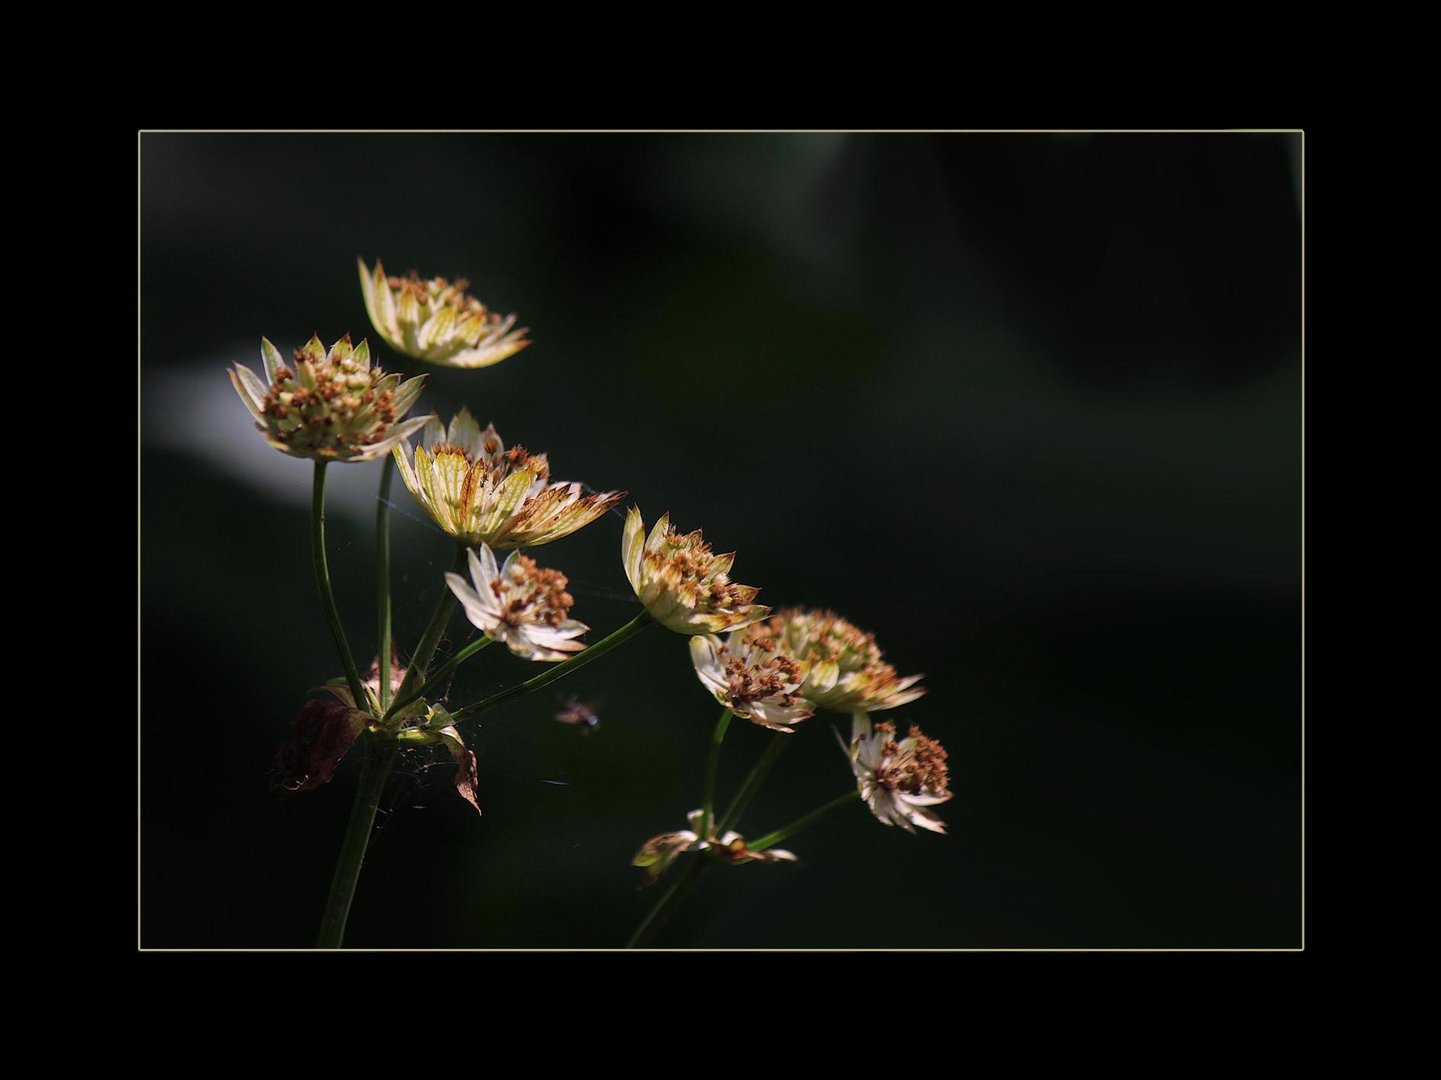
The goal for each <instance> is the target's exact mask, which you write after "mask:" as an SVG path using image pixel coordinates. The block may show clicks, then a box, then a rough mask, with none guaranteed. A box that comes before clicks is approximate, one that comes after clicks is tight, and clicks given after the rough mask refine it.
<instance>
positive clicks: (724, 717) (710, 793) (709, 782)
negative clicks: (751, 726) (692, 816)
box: [700, 708, 735, 840]
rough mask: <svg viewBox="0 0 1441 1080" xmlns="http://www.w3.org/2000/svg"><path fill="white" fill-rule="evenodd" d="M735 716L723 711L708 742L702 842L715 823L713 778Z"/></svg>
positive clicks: (701, 813)
mask: <svg viewBox="0 0 1441 1080" xmlns="http://www.w3.org/2000/svg"><path fill="white" fill-rule="evenodd" d="M733 715H735V714H734V713H732V712H731V710H730V709H728V708H727V709H723V710H722V711H721V714H720V719H718V720H717V721H716V722H715V732H714V734H712V735H711V740H710V758H709V759H708V760H707V761H706V767H705V798H704V799H703V800H702V802H701V804H700V835H701V839H702V840H706V839H709V838H710V835H711V824H712V823H713V822H714V821H715V777H716V772H717V770H718V769H719V767H720V751H721V743H722V742H723V741H724V740H725V737H726V728H728V727H729V726H730V722H731V717H732V716H733Z"/></svg>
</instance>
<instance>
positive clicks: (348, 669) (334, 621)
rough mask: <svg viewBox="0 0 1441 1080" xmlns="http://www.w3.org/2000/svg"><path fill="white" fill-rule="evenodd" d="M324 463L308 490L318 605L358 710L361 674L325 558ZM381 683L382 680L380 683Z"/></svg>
mask: <svg viewBox="0 0 1441 1080" xmlns="http://www.w3.org/2000/svg"><path fill="white" fill-rule="evenodd" d="M327 464H328V463H327V462H326V461H324V460H317V461H316V462H315V482H314V484H313V485H312V487H311V500H310V554H311V560H312V562H313V563H314V564H315V587H316V588H317V589H319V590H320V602H321V604H322V605H323V606H324V608H325V617H326V619H327V620H328V621H329V623H330V635H331V637H333V638H334V639H335V648H336V651H337V652H339V653H340V662H341V664H342V665H344V667H345V681H346V683H347V684H348V685H349V687H350V692H351V694H353V695H354V698H355V703H356V707H357V708H359V707H360V706H361V704H362V703H363V702H365V701H366V700H367V699H366V697H365V690H364V685H363V683H362V682H361V679H360V672H359V671H358V670H356V667H355V657H354V656H353V655H352V654H351V652H350V643H349V642H348V641H346V639H345V626H344V625H343V624H342V623H341V621H340V610H339V608H337V607H336V606H335V592H334V590H333V589H331V587H330V564H329V560H328V559H327V558H326V555H325V466H326V465H327ZM382 681H384V680H382Z"/></svg>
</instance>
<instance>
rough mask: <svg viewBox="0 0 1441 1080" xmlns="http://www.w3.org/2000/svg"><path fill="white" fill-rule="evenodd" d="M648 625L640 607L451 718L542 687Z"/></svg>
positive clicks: (464, 717) (473, 713) (475, 713)
mask: <svg viewBox="0 0 1441 1080" xmlns="http://www.w3.org/2000/svg"><path fill="white" fill-rule="evenodd" d="M651 625H653V624H652V622H651V619H650V616H648V615H647V614H646V613H645V612H644V611H642V612H641V613H640V614H639V615H637V616H636V617H635V618H634V619H632V620H631V621H630V622H628V623H626V624H625V625H624V626H621V627H620V628H619V629H617V630H615V631H613V632H612V633H611V634H609V635H608V636H606V637H603V638H601V639H600V640H599V641H597V642H596V643H595V644H594V645H591V646H589V647H588V648H586V649H585V650H584V651H583V652H578V653H576V654H575V655H574V656H572V657H570V659H568V660H562V661H561V662H560V663H558V664H556V665H555V666H554V667H552V668H550V669H549V670H547V671H543V672H541V674H539V675H537V676H536V677H535V678H533V679H528V680H526V681H525V682H523V683H520V684H519V685H516V686H512V687H510V688H509V689H506V690H501V691H500V692H499V693H495V694H492V695H491V696H490V697H488V698H485V699H483V700H482V701H478V702H476V703H475V704H474V705H468V706H466V707H465V708H464V709H458V710H456V712H455V713H454V714H453V715H454V717H455V720H456V721H457V722H459V721H461V720H469V719H471V718H472V717H476V716H479V715H480V714H481V713H483V712H486V711H487V710H489V709H493V708H495V707H496V706H497V705H502V704H504V703H505V702H507V701H509V700H511V699H512V698H517V697H520V696H521V695H522V694H529V693H533V692H534V691H536V690H541V689H544V688H545V687H547V686H549V685H550V684H551V683H553V682H555V681H556V680H557V679H563V678H565V677H566V676H567V675H569V674H571V673H572V672H574V671H578V670H579V669H580V668H582V667H584V666H585V665H586V664H589V663H590V662H591V661H592V660H599V659H600V658H601V657H602V656H604V655H605V654H606V653H608V652H610V651H611V650H612V649H614V648H615V647H616V646H618V645H620V644H622V643H623V642H626V641H629V640H630V639H631V638H633V637H634V636H635V635H636V634H638V633H640V632H641V631H642V630H644V629H645V628H646V627H647V626H651Z"/></svg>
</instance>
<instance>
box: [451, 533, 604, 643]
mask: <svg viewBox="0 0 1441 1080" xmlns="http://www.w3.org/2000/svg"><path fill="white" fill-rule="evenodd" d="M467 554H468V555H469V557H470V580H471V582H472V583H473V584H474V586H475V587H474V588H471V586H470V585H469V584H467V583H466V580H465V578H463V577H461V576H460V575H459V574H446V575H445V580H446V583H447V584H449V585H450V591H451V592H453V593H455V596H456V599H458V600H459V601H460V604H461V607H463V608H464V609H465V617H466V618H467V619H469V620H470V621H471V623H472V625H474V626H475V627H477V628H478V629H481V630H484V631H485V632H486V634H488V635H489V636H490V638H491V639H492V640H494V641H503V642H505V644H506V646H507V647H508V648H509V649H510V651H511V652H513V653H515V655H516V656H519V657H521V658H522V659H524V660H564V659H565V658H566V654H567V653H573V652H579V651H580V650H581V649H583V648H585V645H584V644H582V643H581V642H579V641H576V640H575V639H576V638H578V637H580V635H581V634H584V633H585V632H586V631H587V630H589V629H590V627H588V626H586V625H585V623H583V622H576V620H574V619H572V618H570V617H569V615H570V606H571V605H572V604H573V603H575V599H574V597H572V596H571V595H570V593H568V592H566V591H565V587H566V585H567V584H568V582H567V581H566V577H565V575H564V574H562V573H561V572H560V571H559V570H547V569H543V568H542V567H540V566H537V565H536V562H535V560H534V559H531V558H527V557H526V556H524V555H522V554H521V553H520V552H518V551H512V552H511V553H510V557H509V558H507V559H506V560H505V565H504V566H499V567H497V566H496V563H495V556H494V555H493V554H492V553H491V550H490V548H488V547H486V546H485V545H484V544H482V545H481V548H480V554H479V555H477V554H476V553H475V552H474V551H471V552H467Z"/></svg>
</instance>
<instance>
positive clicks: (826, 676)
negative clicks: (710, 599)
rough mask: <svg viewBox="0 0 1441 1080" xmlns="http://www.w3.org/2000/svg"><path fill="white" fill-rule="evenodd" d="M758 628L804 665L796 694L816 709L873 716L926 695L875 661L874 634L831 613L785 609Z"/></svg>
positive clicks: (909, 678) (877, 648)
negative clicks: (804, 670)
mask: <svg viewBox="0 0 1441 1080" xmlns="http://www.w3.org/2000/svg"><path fill="white" fill-rule="evenodd" d="M757 629H758V630H759V629H760V628H759V627H758V628H757ZM764 629H765V631H766V632H767V633H769V634H771V635H773V636H774V637H775V638H776V639H777V641H778V643H779V646H780V649H781V651H782V652H784V653H785V654H786V655H788V656H792V657H794V658H795V659H797V660H800V661H803V662H806V663H807V664H808V665H809V666H808V668H807V670H806V674H805V680H804V681H803V682H802V683H801V688H800V696H801V697H803V698H805V699H806V700H807V701H810V702H812V703H814V704H815V706H816V707H817V708H821V709H833V710H835V711H836V712H850V711H851V710H853V709H864V710H866V711H868V712H879V711H880V710H882V709H894V708H896V707H897V706H898V705H904V704H906V703H907V702H910V701H915V700H916V699H917V698H918V697H921V696H922V695H924V694H925V692H926V691H925V690H924V688H920V687H916V685H915V684H916V683H918V682H920V681H921V679H922V678H923V676H921V675H908V676H906V677H905V678H900V677H899V676H897V674H896V669H895V668H894V667H892V666H891V665H890V664H888V663H886V662H885V661H884V660H882V659H881V649H880V646H879V645H877V644H876V636H875V635H874V634H871V633H868V632H866V631H864V630H862V629H860V628H859V627H857V626H855V625H853V624H851V623H849V622H847V621H846V620H845V619H843V618H841V617H840V616H839V615H837V614H836V613H835V612H833V611H806V610H803V609H801V608H785V609H783V610H781V611H780V612H777V613H776V614H775V615H774V616H772V617H771V619H770V620H769V621H768V622H767V623H766V624H765V627H764Z"/></svg>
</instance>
